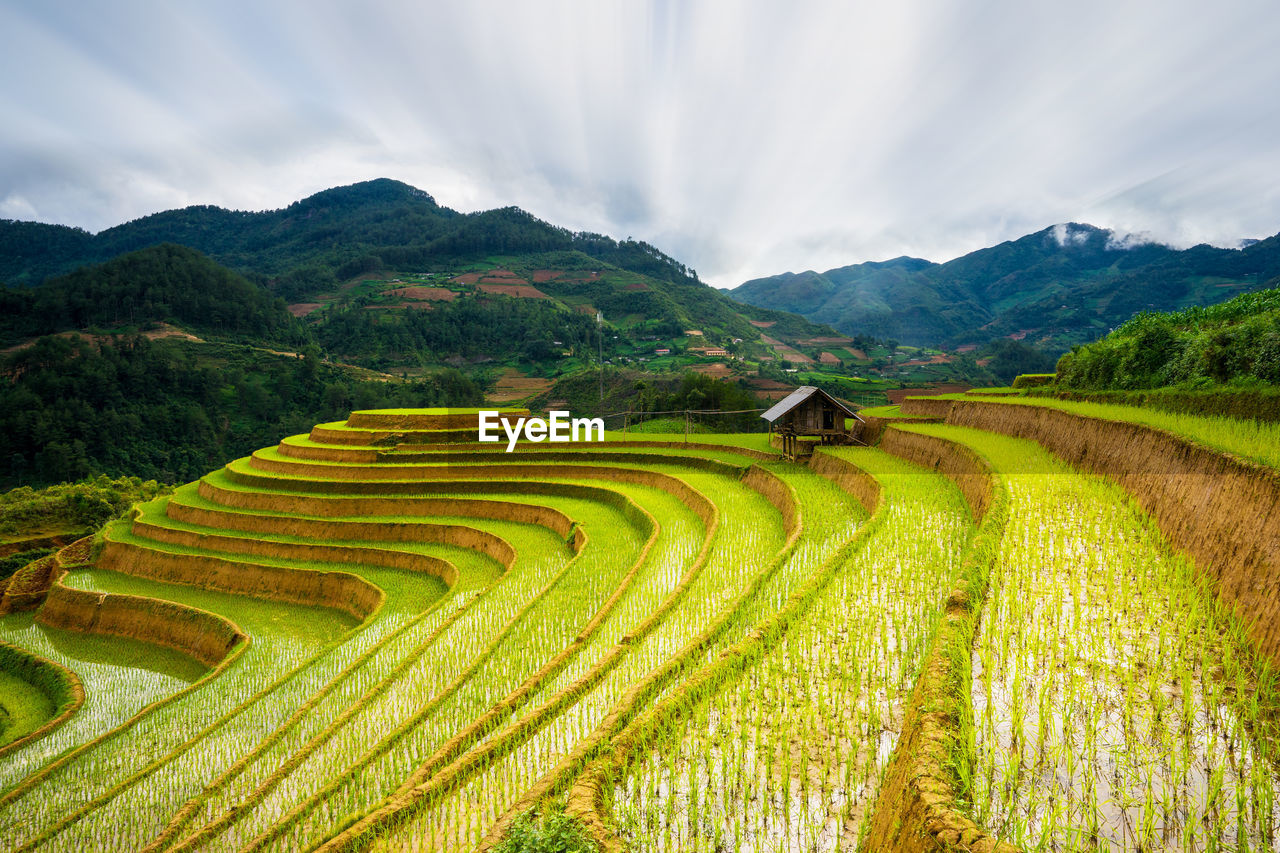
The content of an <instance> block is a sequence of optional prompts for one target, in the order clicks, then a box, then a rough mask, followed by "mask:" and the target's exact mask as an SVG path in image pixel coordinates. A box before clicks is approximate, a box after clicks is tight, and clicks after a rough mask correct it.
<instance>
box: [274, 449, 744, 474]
mask: <svg viewBox="0 0 1280 853" xmlns="http://www.w3.org/2000/svg"><path fill="white" fill-rule="evenodd" d="M508 460H510V461H508ZM543 460H545V462H543ZM380 462H382V463H383V464H373V465H360V464H325V463H323V462H303V461H298V460H295V459H290V458H280V459H276V458H272V457H269V456H265V455H263V454H262V453H261V452H257V453H254V454H253V455H251V456H250V457H249V464H250V465H251V466H252V467H254V468H257V469H258V470H259V471H271V472H275V473H280V474H294V475H297V476H300V477H322V478H334V479H364V480H438V479H445V478H452V477H456V478H459V479H471V478H483V479H488V478H490V477H494V476H505V477H557V476H558V477H567V478H570V479H577V478H581V477H591V476H592V475H591V473H590V471H591V470H592V467H593V466H599V465H600V464H601V463H604V464H607V465H621V464H631V465H661V464H669V465H678V466H680V467H682V468H693V469H696V470H700V471H710V472H713V473H717V474H724V475H726V476H729V477H737V476H739V475H740V474H741V472H742V469H743V468H744V467H745V466H744V465H732V464H729V463H727V462H720V461H718V460H715V459H705V458H703V457H700V456H681V455H679V454H671V455H669V456H668V455H663V454H657V453H626V452H621V453H600V452H590V451H569V452H563V453H562V452H560V451H545V452H542V453H528V454H522V453H510V454H507V453H503V454H500V455H499V454H494V453H480V454H476V455H475V456H474V457H472V458H468V455H467V454H457V455H454V454H423V455H421V456H419V455H417V454H401V455H399V456H398V457H395V458H387V459H382V460H380ZM463 462H480V463H483V462H488V463H491V464H487V465H485V464H461V463H463ZM540 462H542V464H537V463H540ZM565 462H580V463H582V465H581V466H580V467H573V466H570V465H563V464H562V465H555V464H547V463H565ZM385 463H394V464H385ZM611 470H616V469H611ZM556 472H560V473H556Z"/></svg>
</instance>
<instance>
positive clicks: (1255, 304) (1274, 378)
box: [1058, 288, 1280, 390]
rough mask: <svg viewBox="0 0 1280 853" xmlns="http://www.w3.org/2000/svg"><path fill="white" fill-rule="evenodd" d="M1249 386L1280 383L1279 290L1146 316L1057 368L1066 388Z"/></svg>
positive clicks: (1072, 355)
mask: <svg viewBox="0 0 1280 853" xmlns="http://www.w3.org/2000/svg"><path fill="white" fill-rule="evenodd" d="M1250 381H1252V382H1260V383H1268V384H1271V385H1280V288H1272V289H1270V290H1264V291H1259V292H1257V293H1247V294H1244V295H1242V296H1237V297H1236V298H1235V299H1231V300H1229V301H1227V302H1223V303H1220V304H1218V305H1213V306H1210V307H1207V308H1200V307H1196V308H1188V309H1185V310H1183V311H1177V312H1173V313H1168V314H1160V313H1155V312H1143V313H1140V314H1138V315H1137V316H1136V317H1134V318H1133V319H1132V320H1130V321H1129V322H1127V323H1125V324H1124V325H1123V326H1121V327H1120V328H1118V329H1116V330H1115V331H1114V332H1112V333H1111V334H1110V335H1108V336H1107V337H1105V338H1103V339H1102V340H1100V341H1096V342H1095V343H1092V344H1087V345H1085V346H1081V347H1077V348H1075V349H1074V350H1072V351H1071V352H1069V353H1067V354H1066V355H1064V356H1063V357H1062V359H1061V360H1060V361H1059V362H1058V383H1059V384H1060V385H1061V386H1063V387H1067V388H1082V389H1126V390H1128V389H1146V388H1160V387H1162V386H1166V385H1188V384H1193V385H1194V384H1198V385H1206V384H1214V383H1228V382H1236V383H1239V382H1250Z"/></svg>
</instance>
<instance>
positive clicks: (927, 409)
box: [900, 397, 955, 419]
mask: <svg viewBox="0 0 1280 853" xmlns="http://www.w3.org/2000/svg"><path fill="white" fill-rule="evenodd" d="M953 402H955V401H954V400H939V399H938V398H937V397H907V398H906V399H905V400H903V401H902V403H901V404H900V407H901V409H902V414H904V415H910V416H913V417H924V418H942V419H945V418H946V417H947V415H949V414H951V404H952V403H953Z"/></svg>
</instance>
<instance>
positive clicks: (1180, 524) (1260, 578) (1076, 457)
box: [940, 400, 1280, 663]
mask: <svg viewBox="0 0 1280 853" xmlns="http://www.w3.org/2000/svg"><path fill="white" fill-rule="evenodd" d="M940 402H946V401H940ZM947 405H948V406H949V407H950V408H949V410H948V413H947V423H949V424H955V425H957V426H967V427H974V428H976V429H982V430H988V431H990V432H997V433H1000V434H1002V435H1008V436H1014V437H1016V438H1027V439H1031V440H1033V441H1036V442H1038V443H1039V444H1040V445H1041V446H1043V447H1044V448H1045V449H1047V450H1049V451H1050V452H1051V453H1053V454H1055V455H1057V456H1059V457H1061V458H1062V459H1064V460H1065V461H1066V462H1068V463H1069V464H1071V465H1073V466H1075V467H1077V468H1080V469H1083V470H1085V471H1088V472H1090V473H1094V474H1101V475H1104V476H1108V477H1111V478H1112V479H1114V480H1115V481H1116V482H1117V483H1119V484H1120V486H1121V487H1123V488H1124V489H1125V490H1126V491H1127V492H1129V494H1130V495H1132V496H1133V497H1134V499H1135V500H1136V501H1137V503H1138V505H1139V506H1141V507H1142V509H1143V510H1144V511H1146V512H1147V513H1148V514H1149V515H1151V517H1152V518H1153V519H1154V520H1155V521H1156V523H1157V525H1158V526H1159V527H1160V530H1161V532H1163V533H1164V535H1165V536H1166V537H1167V538H1168V539H1169V541H1170V542H1171V543H1172V544H1173V545H1174V546H1175V547H1177V548H1178V549H1179V550H1181V551H1183V552H1185V553H1186V554H1188V555H1190V556H1191V558H1192V559H1193V560H1194V561H1195V564H1196V567H1197V568H1198V569H1199V570H1200V571H1202V572H1204V573H1205V574H1206V576H1207V577H1209V578H1211V579H1212V580H1213V581H1214V585H1215V588H1216V591H1217V594H1218V596H1219V597H1220V599H1221V600H1222V601H1223V602H1224V603H1225V604H1227V605H1228V606H1230V607H1231V608H1233V609H1234V610H1235V611H1236V613H1237V615H1238V616H1239V617H1240V619H1241V621H1242V622H1243V623H1244V624H1245V625H1247V626H1249V633H1250V635H1251V637H1252V638H1253V641H1254V643H1255V644H1256V647H1257V649H1258V650H1259V651H1260V652H1261V653H1262V654H1263V655H1265V656H1266V657H1267V658H1269V659H1270V660H1271V661H1272V662H1273V663H1280V471H1276V470H1275V469H1272V468H1267V467H1264V466H1262V465H1259V464H1257V463H1253V462H1248V461H1245V460H1241V459H1237V458H1235V457H1232V456H1228V455H1226V454H1224V453H1220V452H1217V451H1215V450H1212V449H1209V448H1207V447H1204V446H1201V445H1198V444H1195V443H1193V442H1191V441H1189V440H1187V439H1184V438H1181V437H1179V436H1176V435H1173V434H1171V433H1167V432H1164V431H1162V430H1158V429H1154V428H1152V427H1147V426H1141V425H1139V424H1132V423H1125V422H1121V421H1109V420H1103V419H1101V418H1092V417H1086V416H1084V415H1076V414H1072V413H1069V412H1064V411H1060V410H1058V409H1051V408H1046V407H1040V406H1033V405H1024V404H1015V403H997V402H987V401H980V400H956V401H951V402H948V403H947Z"/></svg>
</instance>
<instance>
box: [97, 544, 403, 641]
mask: <svg viewBox="0 0 1280 853" xmlns="http://www.w3.org/2000/svg"><path fill="white" fill-rule="evenodd" d="M98 565H99V566H100V567H102V568H104V569H110V570H111V571H116V572H123V573H124V574H129V575H135V576H138V577H145V578H151V579H153V580H158V581H164V582H165V583H180V584H186V585H188V586H198V587H201V588H203V589H211V590H216V591H218V592H230V593H234V594H236V595H247V596H250V597H253V598H266V599H270V600H273V601H283V602H287V603H290V604H303V605H308V606H312V607H327V608H330V609H332V610H337V611H339V612H341V613H346V614H347V615H349V616H352V617H354V618H355V619H357V620H360V621H363V620H364V619H366V618H367V617H369V616H370V615H371V614H373V613H374V612H375V611H376V610H377V609H378V608H379V607H381V606H382V602H383V599H384V598H385V595H384V593H383V592H382V590H381V589H379V588H378V587H377V586H374V585H373V584H371V583H369V582H368V581H366V580H365V579H364V578H361V577H358V576H356V575H353V574H350V573H349V572H337V571H334V572H321V571H315V570H312V569H295V568H288V569H286V568H282V567H279V566H267V565H261V564H258V563H250V562H243V561H240V560H229V559H224V558H221V557H213V556H209V555H206V554H179V553H173V552H170V551H161V550H158V549H152V548H144V547H142V546H139V545H134V544H131V543H126V542H117V541H112V540H111V539H110V538H108V539H107V544H106V547H104V548H103V549H102V554H101V555H100V556H99V557H98Z"/></svg>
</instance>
